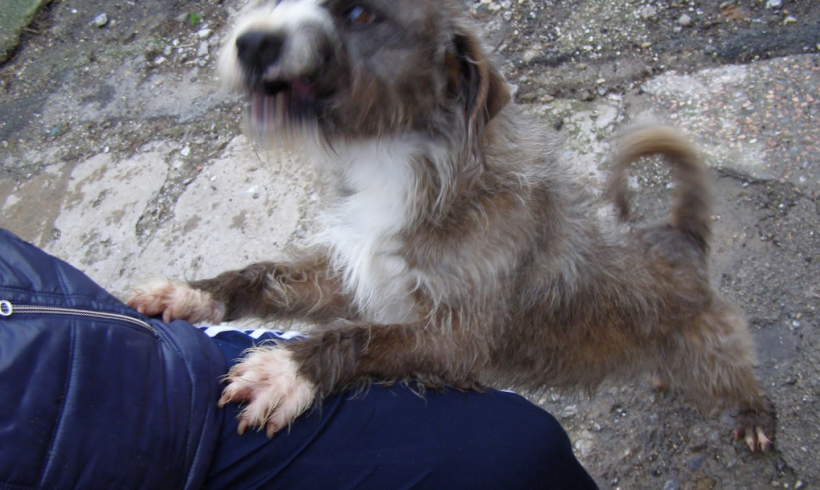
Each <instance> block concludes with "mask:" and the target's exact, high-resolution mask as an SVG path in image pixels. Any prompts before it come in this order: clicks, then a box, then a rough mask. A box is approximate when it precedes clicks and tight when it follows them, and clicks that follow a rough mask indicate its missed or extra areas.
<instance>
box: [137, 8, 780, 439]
mask: <svg viewBox="0 0 820 490" xmlns="http://www.w3.org/2000/svg"><path fill="white" fill-rule="evenodd" d="M473 32H474V30H473V29H472V28H471V26H470V24H469V22H468V21H467V20H466V18H465V17H464V15H463V14H462V12H461V11H460V8H459V5H458V2H456V1H441V0H435V1H434V0H361V1H349V0H279V1H272V0H268V1H266V2H262V3H260V4H256V5H254V6H253V7H251V8H250V9H249V10H248V11H246V12H245V13H244V15H242V16H241V19H240V21H239V22H238V24H237V26H236V27H235V29H234V30H233V32H232V34H231V35H230V36H229V38H228V40H227V42H226V44H225V46H224V48H223V51H222V54H221V57H220V62H219V63H220V71H221V75H222V77H223V78H224V79H225V80H226V81H227V82H228V83H229V84H232V85H233V86H236V87H238V88H239V89H240V90H242V91H244V92H245V93H246V94H247V96H248V101H249V109H248V114H247V115H248V127H249V129H250V132H251V133H252V134H253V136H254V137H255V138H256V139H258V140H262V141H263V142H266V143H268V144H273V145H289V146H294V147H300V148H302V149H303V150H304V151H305V152H306V153H307V154H308V156H309V157H310V158H311V159H312V160H314V161H316V163H317V166H318V167H319V168H320V170H321V175H322V176H323V177H322V179H323V180H322V181H323V183H324V190H323V201H324V207H323V210H322V211H321V213H320V216H319V218H318V221H319V223H320V225H321V226H320V230H321V231H319V232H318V233H317V235H316V237H315V238H314V240H313V242H312V245H311V246H310V247H307V248H306V249H305V250H304V251H302V252H301V253H298V254H295V255H294V256H292V257H290V258H288V259H285V260H281V261H277V262H263V263H256V264H252V265H250V266H248V267H246V268H244V269H241V270H235V271H229V272H225V273H222V274H220V275H218V276H216V277H214V278H211V279H205V280H198V281H193V282H190V283H183V282H180V281H174V280H161V281H159V282H155V283H151V284H149V285H147V286H146V287H143V288H139V289H137V290H136V291H135V292H134V294H133V296H132V297H131V299H130V300H129V303H130V304H131V305H132V306H134V307H135V308H137V309H138V310H139V311H140V312H143V313H145V314H149V315H160V314H161V315H162V316H163V317H164V319H165V320H166V321H170V320H171V319H173V318H181V319H186V320H188V321H190V322H194V323H195V322H211V323H218V322H221V321H223V320H235V319H239V318H243V317H257V318H264V319H298V320H305V321H309V322H312V323H313V324H314V325H315V326H316V327H315V328H314V329H312V330H310V331H309V332H307V333H306V337H305V338H304V339H302V340H300V341H298V342H292V343H287V344H283V345H276V346H270V345H269V346H260V347H257V348H255V349H253V350H251V351H250V352H248V353H247V354H246V357H245V358H244V359H243V360H242V361H241V362H240V363H239V364H237V365H236V366H234V367H233V369H231V371H230V373H229V374H228V376H227V377H226V381H227V386H226V387H225V389H224V392H223V395H222V398H221V400H220V402H219V403H220V405H224V404H226V403H229V402H242V403H245V407H244V409H243V410H242V412H241V414H240V416H239V421H238V424H239V426H238V430H239V432H240V433H242V432H244V431H245V430H246V429H247V428H248V427H255V428H258V429H260V430H261V429H265V430H266V431H267V434H268V436H270V437H272V436H273V434H274V433H275V432H276V431H278V430H280V429H282V428H283V427H286V426H288V424H290V423H291V422H292V421H293V420H294V418H296V417H297V416H299V415H300V414H301V413H302V412H304V411H305V410H306V409H307V408H308V407H310V406H314V405H317V404H319V403H320V402H321V400H322V399H323V398H324V397H326V396H327V395H328V394H330V393H333V392H337V391H340V390H343V389H347V388H350V387H361V386H364V385H367V383H370V382H374V381H376V382H387V383H394V382H408V383H413V384H415V385H416V386H419V387H423V388H433V389H443V388H445V387H450V388H456V389H462V390H470V389H481V387H483V386H487V385H493V386H501V387H511V388H522V389H529V390H532V389H539V388H544V387H561V388H563V387H584V388H588V389H590V390H592V389H594V388H595V387H596V386H597V385H598V384H599V383H601V382H602V381H603V380H604V379H605V378H608V377H610V376H612V377H631V376H635V375H637V374H639V373H643V372H648V373H651V374H653V375H655V376H657V377H659V379H661V380H663V382H664V384H666V385H668V386H669V387H670V388H675V387H677V388H680V389H682V390H683V391H685V392H686V393H688V394H689V395H690V396H691V397H692V399H693V400H696V401H698V402H700V404H701V405H706V406H708V407H715V406H725V407H733V408H735V409H737V410H738V411H739V417H738V425H737V428H736V429H735V430H734V434H735V438H740V437H743V438H744V439H745V442H746V443H747V444H748V446H749V448H750V449H751V450H752V451H754V450H755V449H756V448H760V449H761V450H766V448H767V447H768V446H770V444H771V437H772V436H773V428H774V415H773V407H772V405H771V403H770V401H769V400H768V398H767V397H766V396H765V395H764V394H763V393H762V392H761V389H760V386H759V384H758V382H757V380H756V378H755V375H754V372H753V367H754V363H755V360H754V353H753V352H754V346H753V343H752V340H751V338H750V334H749V332H748V329H747V325H746V322H745V320H744V318H743V314H742V312H741V311H740V310H739V309H738V308H737V307H736V306H735V305H733V304H732V303H730V302H729V301H727V300H726V299H725V298H723V297H722V296H721V295H720V294H719V293H718V292H717V291H715V289H714V288H713V287H712V286H711V285H710V282H709V275H708V252H709V239H710V225H711V213H710V193H709V184H708V179H707V176H706V171H705V170H704V167H703V164H702V163H701V161H700V159H699V156H698V154H697V152H696V151H695V150H694V149H693V148H692V147H691V146H690V144H689V143H688V142H687V141H686V140H685V139H684V138H683V137H682V136H680V135H679V134H678V133H677V132H675V131H674V130H671V129H669V128H665V127H649V128H643V129H639V130H636V131H634V132H632V133H631V134H628V135H627V136H626V137H625V138H624V140H623V142H622V144H621V148H620V150H619V151H618V152H617V154H616V157H615V158H614V163H613V171H612V177H611V179H610V182H609V184H608V188H609V195H610V196H611V197H612V199H613V202H614V204H615V207H616V209H617V210H618V213H619V215H620V218H621V220H620V221H621V222H618V221H619V220H617V219H616V217H615V216H611V217H610V218H611V219H607V218H606V217H604V216H602V215H601V213H597V208H596V206H597V204H596V201H595V199H594V198H593V197H591V194H590V193H589V192H588V190H587V189H586V188H585V186H584V185H583V184H581V183H580V182H579V181H578V180H577V179H576V178H575V176H574V174H573V172H572V170H571V166H570V165H568V164H567V163H565V162H563V161H562V159H561V158H560V156H559V155H560V145H559V143H558V139H557V137H556V136H555V135H554V134H551V133H549V132H547V131H545V130H543V129H542V128H541V127H540V126H539V125H538V124H536V123H534V122H533V121H531V120H529V119H528V118H527V117H526V116H524V115H522V114H521V113H520V112H519V110H518V109H517V108H516V107H515V106H514V105H513V104H512V103H510V99H511V96H510V91H509V87H508V85H507V83H506V82H505V80H504V78H503V77H502V75H501V73H500V72H499V69H498V68H497V67H496V66H495V65H494V64H492V63H491V62H490V60H489V58H488V56H487V54H486V53H485V51H484V50H483V48H482V46H481V43H480V41H479V40H478V38H477V37H476V35H475V34H474V33H473ZM654 154H660V155H662V156H664V157H665V158H666V159H667V160H668V161H669V162H670V163H671V165H672V168H673V171H674V175H675V178H676V181H677V185H676V187H675V191H674V192H675V193H676V197H675V202H674V204H673V206H672V210H671V219H670V222H669V223H664V224H660V225H657V226H653V227H649V228H646V229H641V230H635V231H630V230H628V228H629V227H628V226H625V225H624V224H623V221H626V220H627V218H628V216H629V204H628V200H627V192H626V190H627V189H626V188H627V185H626V178H625V175H626V171H627V169H628V167H629V166H630V164H631V163H633V162H634V161H635V160H637V159H639V158H641V157H643V156H648V155H654Z"/></svg>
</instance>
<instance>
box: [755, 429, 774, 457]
mask: <svg viewBox="0 0 820 490" xmlns="http://www.w3.org/2000/svg"><path fill="white" fill-rule="evenodd" d="M755 432H757V443H758V445H759V446H760V450H761V451H764V452H765V451H766V449H768V448H769V446H771V444H772V440H771V439H769V438H768V437H766V433H765V432H763V429H761V428H760V427H757V428H755Z"/></svg>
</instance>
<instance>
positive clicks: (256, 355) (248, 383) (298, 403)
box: [219, 347, 316, 437]
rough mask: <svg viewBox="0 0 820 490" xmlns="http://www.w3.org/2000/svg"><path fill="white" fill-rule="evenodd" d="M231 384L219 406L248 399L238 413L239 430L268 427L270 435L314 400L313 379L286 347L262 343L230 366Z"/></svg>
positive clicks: (228, 378) (229, 378) (225, 390)
mask: <svg viewBox="0 0 820 490" xmlns="http://www.w3.org/2000/svg"><path fill="white" fill-rule="evenodd" d="M226 379H227V381H228V383H229V384H228V386H226V387H225V389H224V390H223V392H222V398H221V399H220V400H219V406H220V407H224V406H225V404H226V403H229V402H240V403H241V402H247V405H246V406H245V407H244V408H243V409H242V411H241V412H240V413H239V427H238V429H237V430H238V432H239V434H240V435H241V434H242V433H244V432H245V429H246V428H248V427H257V428H258V429H260V430H261V429H262V428H263V427H266V432H267V435H268V437H273V434H274V433H275V432H276V431H277V430H279V429H281V428H282V427H285V426H286V425H290V424H291V423H292V422H293V420H294V419H296V417H298V416H299V415H300V414H301V413H302V412H304V411H305V410H306V409H307V408H308V407H309V406H310V405H311V403H313V400H314V398H315V397H316V389H315V386H314V385H313V383H311V382H310V381H308V380H306V379H305V378H304V377H301V376H299V374H298V370H297V365H296V363H295V362H294V361H293V359H292V358H291V353H290V351H289V350H287V349H285V348H283V347H259V348H256V349H253V350H252V351H250V353H248V355H247V356H246V357H245V359H244V360H243V361H242V362H240V363H239V364H236V365H235V366H234V367H232V368H231V370H230V372H229V373H228V375H227V377H226Z"/></svg>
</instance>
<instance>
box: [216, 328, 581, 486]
mask: <svg viewBox="0 0 820 490" xmlns="http://www.w3.org/2000/svg"><path fill="white" fill-rule="evenodd" d="M255 335H256V336H257V338H253V337H251V336H250V335H248V333H246V332H242V331H230V330H227V331H221V332H218V333H215V334H214V335H213V339H214V341H215V342H216V343H217V344H218V345H219V347H220V349H221V350H222V352H223V354H224V355H225V358H226V360H227V361H228V363H229V364H233V363H235V362H237V360H238V358H240V357H241V354H242V351H244V350H245V349H247V348H249V347H251V346H253V345H254V343H258V342H260V341H266V340H274V341H277V340H278V339H280V338H281V335H278V334H277V333H273V332H270V333H265V334H264V335H262V336H259V333H258V332H257V333H256V334H255ZM289 341H294V342H298V339H293V340H289ZM225 410H226V413H225V417H224V422H223V426H222V433H221V436H220V439H219V445H218V447H217V452H216V456H215V458H214V461H213V463H212V464H211V471H210V474H209V476H208V479H207V481H206V485H205V487H206V488H207V489H209V490H227V489H236V490H239V489H242V490H254V489H280V488H281V489H311V490H318V489H328V490H330V489H333V490H343V489H359V490H361V489H378V490H388V489H461V488H464V489H471V490H480V489H498V488H510V489H518V490H525V489H576V490H584V489H592V488H597V487H596V486H595V483H594V481H593V480H592V478H590V476H589V475H588V474H587V472H586V471H585V470H584V468H583V467H582V466H581V465H580V463H579V462H578V460H576V459H575V456H574V455H573V453H572V447H571V445H570V441H569V438H568V437H567V434H566V432H565V431H564V430H563V429H562V428H561V426H560V425H559V424H558V422H557V421H556V420H555V418H554V417H552V416H551V415H550V414H548V413H547V412H545V411H544V410H542V409H540V408H538V407H536V406H535V405H533V404H531V403H530V402H529V401H527V400H526V399H524V398H522V397H521V396H519V395H516V394H513V393H509V392H502V391H496V390H489V391H487V392H483V393H476V392H458V391H453V390H451V391H446V392H444V393H437V392H428V393H426V394H425V395H424V396H423V397H422V396H419V395H418V394H416V393H414V392H413V391H411V390H410V389H408V388H407V387H405V386H402V385H394V386H390V387H386V386H381V385H373V386H371V387H370V388H369V389H368V390H366V391H365V392H363V393H353V392H347V393H340V394H337V395H334V396H331V397H329V398H327V399H325V400H324V402H323V403H322V404H321V406H320V407H316V408H314V409H313V410H311V411H309V412H307V413H306V414H304V415H302V416H301V417H299V418H298V419H297V420H296V421H295V422H294V424H293V426H292V427H291V428H290V430H283V431H282V432H280V433H277V434H276V435H275V436H274V438H273V439H272V440H269V439H268V438H267V437H266V436H265V434H264V432H255V431H248V432H246V433H245V434H244V435H242V436H239V435H238V434H237V432H236V429H237V421H236V416H237V414H238V413H239V406H237V405H236V404H230V405H228V406H227V407H226V408H225Z"/></svg>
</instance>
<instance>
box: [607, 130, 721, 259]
mask: <svg viewBox="0 0 820 490" xmlns="http://www.w3.org/2000/svg"><path fill="white" fill-rule="evenodd" d="M652 155H663V156H665V157H666V158H667V160H668V161H669V162H670V163H671V164H672V170H673V176H674V178H675V181H676V186H675V190H674V195H675V202H674V204H673V205H672V226H674V227H675V228H676V229H678V230H680V231H681V232H683V233H685V234H687V235H689V236H690V237H692V238H693V239H695V240H696V241H697V242H698V243H700V244H701V245H702V247H703V249H704V250H705V249H707V248H708V244H709V238H710V236H711V223H712V219H711V192H710V188H709V180H708V179H707V176H706V170H705V168H704V165H703V162H702V161H701V159H700V156H699V155H698V153H697V151H696V150H695V148H694V147H693V146H692V145H691V144H690V143H689V141H688V140H687V139H686V138H684V137H683V135H682V134H680V133H679V132H678V131H676V130H674V129H672V128H669V127H664V126H651V127H643V128H638V129H634V130H632V131H631V132H629V133H628V134H627V135H626V137H625V138H624V139H623V141H622V142H621V144H620V146H619V148H618V151H617V153H616V155H615V158H614V159H613V165H612V174H611V175H610V177H609V182H608V184H607V190H608V194H609V197H610V198H611V199H612V201H613V203H614V204H615V206H616V207H617V208H618V212H619V214H620V217H621V219H622V220H624V221H626V220H627V219H628V217H629V201H628V200H627V182H626V171H627V169H628V167H629V165H630V164H632V162H634V161H635V160H637V159H639V158H641V157H647V156H652Z"/></svg>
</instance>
